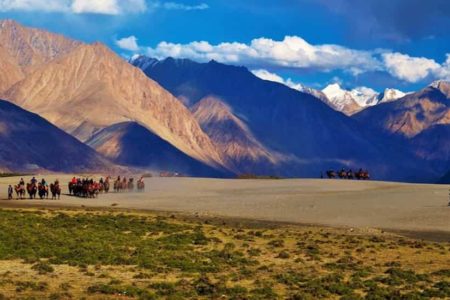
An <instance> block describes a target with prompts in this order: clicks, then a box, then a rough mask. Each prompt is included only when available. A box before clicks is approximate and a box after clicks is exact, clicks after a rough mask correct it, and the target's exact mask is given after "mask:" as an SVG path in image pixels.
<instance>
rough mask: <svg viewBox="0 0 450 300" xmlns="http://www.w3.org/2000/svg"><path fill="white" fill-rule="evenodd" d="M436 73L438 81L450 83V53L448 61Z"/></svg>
mask: <svg viewBox="0 0 450 300" xmlns="http://www.w3.org/2000/svg"><path fill="white" fill-rule="evenodd" d="M435 73H436V78H437V79H443V80H447V81H450V53H447V60H446V61H445V62H444V63H443V64H442V66H441V68H439V70H437V71H436V72H435Z"/></svg>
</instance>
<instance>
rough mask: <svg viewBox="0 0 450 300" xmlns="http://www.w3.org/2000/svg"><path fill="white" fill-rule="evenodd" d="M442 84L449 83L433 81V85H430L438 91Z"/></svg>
mask: <svg viewBox="0 0 450 300" xmlns="http://www.w3.org/2000/svg"><path fill="white" fill-rule="evenodd" d="M442 83H448V82H447V81H445V80H442V79H441V80H436V81H433V82H432V83H431V84H430V86H431V87H434V88H436V89H438V88H439V86H440V85H441V84H442Z"/></svg>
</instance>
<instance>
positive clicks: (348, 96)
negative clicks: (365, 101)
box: [322, 83, 362, 115]
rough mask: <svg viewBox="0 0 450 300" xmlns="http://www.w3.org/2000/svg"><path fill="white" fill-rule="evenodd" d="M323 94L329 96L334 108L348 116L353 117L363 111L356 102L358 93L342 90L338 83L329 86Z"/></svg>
mask: <svg viewBox="0 0 450 300" xmlns="http://www.w3.org/2000/svg"><path fill="white" fill-rule="evenodd" d="M322 92H323V93H324V94H325V95H326V96H327V98H328V101H329V105H330V106H331V107H332V108H334V109H335V110H337V111H341V112H343V113H345V114H346V115H352V114H354V113H356V112H358V111H360V110H361V109H362V106H361V105H360V104H359V103H358V102H357V101H356V100H355V94H356V93H352V92H351V91H347V90H344V89H342V88H341V87H340V85H339V84H337V83H333V84H330V85H328V86H327V87H326V88H324V89H323V90H322ZM359 94H360V93H358V94H357V95H359Z"/></svg>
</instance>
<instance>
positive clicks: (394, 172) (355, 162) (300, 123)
mask: <svg viewBox="0 0 450 300" xmlns="http://www.w3.org/2000/svg"><path fill="white" fill-rule="evenodd" d="M146 60H147V59H146V58H143V57H140V58H136V59H135V60H133V61H132V63H133V64H135V65H136V66H143V65H146V66H147V68H146V69H144V72H145V73H146V74H147V75H148V76H149V77H150V78H152V79H154V80H156V81H157V82H159V83H160V84H161V85H162V86H163V87H164V88H166V89H167V90H169V91H170V92H171V93H173V94H174V95H175V96H177V97H178V98H179V99H182V102H183V103H184V104H185V105H186V106H188V107H194V108H195V107H196V104H197V103H199V102H200V101H202V99H204V98H207V97H209V96H214V97H215V98H219V99H221V100H220V101H221V102H223V103H224V104H226V105H227V106H228V107H229V108H231V111H232V114H233V115H234V116H235V117H237V118H238V119H239V120H240V121H241V122H242V123H243V124H244V125H245V126H246V128H248V129H249V132H251V134H252V136H253V137H254V139H255V140H256V141H257V143H258V144H260V145H263V147H264V149H268V151H270V153H271V154H274V153H276V154H277V155H281V156H282V157H283V158H287V159H288V160H287V161H286V160H282V162H280V163H279V164H277V169H276V170H277V174H280V175H284V176H290V175H294V176H319V175H320V171H323V170H325V169H327V168H338V167H339V168H340V167H342V166H349V167H351V168H359V167H365V168H369V169H372V170H373V172H374V173H376V174H377V178H384V179H388V178H389V179H393V178H397V179H399V178H401V177H403V179H405V177H406V176H407V175H406V174H407V173H409V174H412V177H414V176H416V175H419V176H420V174H418V173H417V172H414V171H411V170H409V172H407V171H406V170H405V168H406V169H407V168H415V167H416V166H409V165H408V164H407V163H406V160H407V157H408V155H409V154H407V153H406V152H408V151H407V150H405V149H400V148H401V147H400V146H398V145H391V144H390V142H389V141H387V140H386V139H384V136H378V134H377V133H373V132H369V131H366V130H365V128H363V126H360V125H359V124H358V123H357V122H354V121H353V120H351V119H349V118H348V117H346V116H344V115H343V114H341V113H338V112H336V111H334V110H332V109H330V107H328V106H327V105H325V104H324V103H322V102H321V101H318V99H317V98H315V97H313V96H311V95H309V94H306V93H302V92H299V91H296V90H293V89H290V88H288V87H286V86H284V85H282V84H279V83H275V82H270V81H265V80H261V79H259V78H257V77H256V76H254V75H253V74H252V73H251V72H250V71H248V70H247V69H246V68H243V67H234V66H227V65H223V64H220V63H217V62H215V61H211V62H209V63H206V64H201V63H195V62H192V61H190V60H183V59H179V60H175V59H171V58H168V59H165V60H162V61H159V62H155V60H153V59H150V60H148V61H146ZM212 119H213V122H210V124H208V126H209V129H208V130H206V131H208V132H210V136H211V131H213V129H214V130H215V129H216V128H218V131H219V132H220V128H221V126H222V125H221V122H218V121H216V120H214V118H212ZM213 139H214V138H213ZM396 147H400V148H396ZM241 149H242V148H241ZM389 149H397V151H391V150H389ZM240 155H242V154H240ZM240 155H236V157H239V156H240ZM227 157H228V158H231V157H230V155H229V154H228V155H227ZM236 157H235V158H233V160H235V161H236ZM246 157H248V155H247V156H246ZM409 179H411V180H412V178H411V177H410V176H409Z"/></svg>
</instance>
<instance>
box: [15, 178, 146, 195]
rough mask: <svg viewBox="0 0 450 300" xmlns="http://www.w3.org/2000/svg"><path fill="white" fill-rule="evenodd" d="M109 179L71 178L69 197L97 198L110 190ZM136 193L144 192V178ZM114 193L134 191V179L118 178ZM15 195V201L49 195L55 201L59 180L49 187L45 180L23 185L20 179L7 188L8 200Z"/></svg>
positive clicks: (139, 181) (31, 181)
mask: <svg viewBox="0 0 450 300" xmlns="http://www.w3.org/2000/svg"><path fill="white" fill-rule="evenodd" d="M110 182H111V177H110V176H108V177H106V178H105V179H103V178H100V180H99V181H98V182H97V181H95V180H94V179H92V178H91V179H89V178H84V179H81V178H76V177H73V178H72V180H71V181H70V182H69V183H68V191H69V195H71V196H75V197H82V198H97V197H98V195H99V194H101V193H108V192H109V191H110V188H111V184H110ZM136 187H137V191H139V192H143V191H144V190H145V183H144V178H143V177H141V178H140V179H139V180H138V181H137V183H136ZM113 188H114V192H132V191H134V189H135V183H134V178H129V179H128V180H127V179H126V178H125V177H124V178H123V179H121V177H120V176H118V177H117V180H115V181H114V183H113ZM14 192H15V193H16V199H25V198H26V197H27V194H28V197H29V199H36V198H37V197H39V198H40V199H41V200H43V199H49V197H50V194H51V199H52V200H56V199H58V200H59V199H60V197H61V185H60V183H59V180H55V181H54V182H53V183H51V184H50V185H48V184H47V182H46V180H45V179H42V180H41V181H39V182H38V180H37V179H36V178H35V177H33V178H32V179H31V180H30V182H29V183H26V184H25V181H24V179H23V178H21V179H20V181H19V183H18V184H17V185H14V187H13V186H12V185H9V187H8V199H9V200H12V199H13V194H14Z"/></svg>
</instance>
